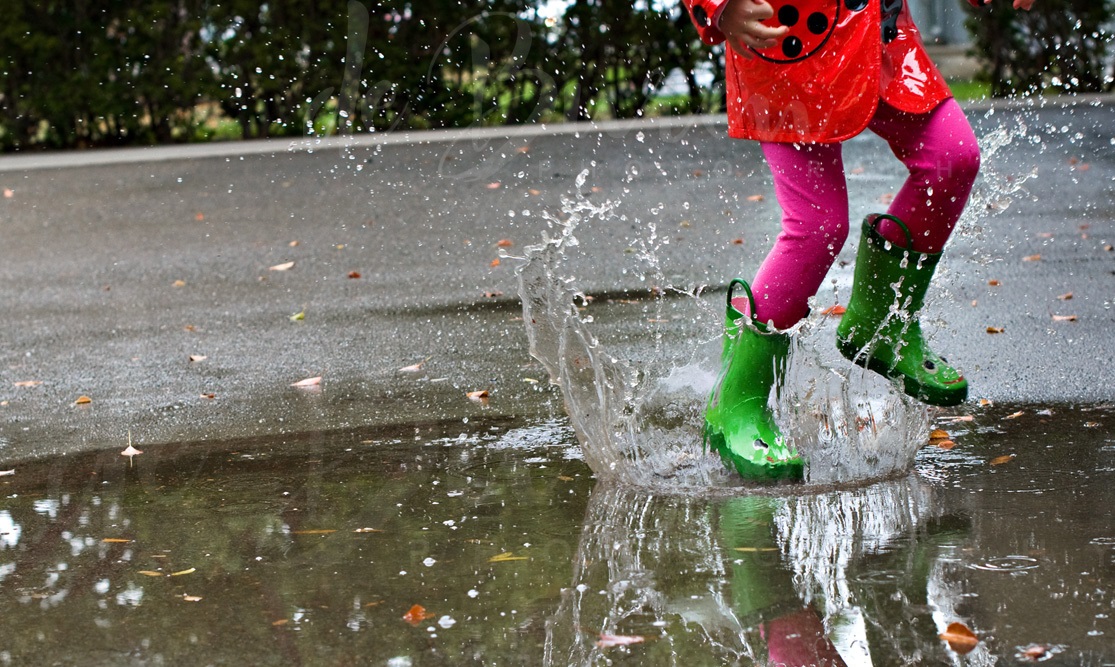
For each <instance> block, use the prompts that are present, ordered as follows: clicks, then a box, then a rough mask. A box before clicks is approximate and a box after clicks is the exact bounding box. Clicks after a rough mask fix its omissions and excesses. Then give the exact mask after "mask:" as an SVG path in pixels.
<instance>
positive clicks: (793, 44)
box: [782, 37, 802, 58]
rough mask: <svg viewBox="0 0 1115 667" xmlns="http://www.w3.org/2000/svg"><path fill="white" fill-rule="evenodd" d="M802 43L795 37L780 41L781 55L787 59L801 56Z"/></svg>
mask: <svg viewBox="0 0 1115 667" xmlns="http://www.w3.org/2000/svg"><path fill="white" fill-rule="evenodd" d="M801 49H802V43H801V40H800V39H798V38H797V37H787V38H786V39H784V40H782V55H784V56H786V57H787V58H797V57H798V56H800V55H801Z"/></svg>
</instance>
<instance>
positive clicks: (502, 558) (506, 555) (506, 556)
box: [488, 551, 530, 563]
mask: <svg viewBox="0 0 1115 667" xmlns="http://www.w3.org/2000/svg"><path fill="white" fill-rule="evenodd" d="M513 560H530V558H528V557H527V556H516V555H515V554H513V553H511V552H510V551H505V552H503V553H501V554H498V555H496V556H492V557H491V558H489V559H488V562H489V563H508V562H511V561H513Z"/></svg>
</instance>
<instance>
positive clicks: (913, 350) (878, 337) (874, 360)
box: [836, 214, 968, 406]
mask: <svg viewBox="0 0 1115 667" xmlns="http://www.w3.org/2000/svg"><path fill="white" fill-rule="evenodd" d="M883 220H889V221H890V222H893V223H894V224H896V225H898V227H899V228H901V229H902V231H903V233H904V234H905V235H906V247H905V248H900V247H898V246H897V245H896V244H894V243H891V242H890V241H888V240H887V239H886V238H884V237H883V235H882V234H880V233H879V231H878V230H877V229H876V227H877V226H878V224H879V222H881V221H883ZM912 248H913V237H912V236H911V235H910V230H909V228H907V227H906V225H905V224H904V223H903V222H902V221H901V220H899V219H898V218H896V217H894V216H892V215H885V214H884V215H869V216H867V218H865V219H864V221H863V234H862V236H861V237H860V244H859V253H858V254H857V256H856V269H855V278H854V281H853V283H852V296H851V298H849V300H848V309H847V312H845V313H844V316H843V318H841V320H840V325H839V326H838V327H837V328H836V343H837V347H838V348H839V349H840V353H841V354H843V355H844V356H845V357H847V358H848V359H849V360H850V361H852V363H855V364H858V365H860V366H864V367H866V368H869V369H871V370H873V371H875V372H877V373H879V374H881V375H884V376H886V377H888V378H890V379H892V380H895V381H896V382H900V383H901V384H902V388H903V391H905V392H906V393H907V394H909V395H910V396H913V397H914V398H916V399H918V400H920V401H923V402H925V403H929V404H930V405H941V406H950V405H959V404H960V403H963V402H964V401H965V400H967V398H968V381H967V380H965V379H964V376H963V375H962V374H961V373H960V371H958V370H956V369H955V368H953V367H952V366H951V365H949V363H948V361H947V360H945V359H944V358H943V357H941V356H939V355H937V354H936V353H935V352H933V350H930V349H929V344H928V343H927V342H926V340H925V337H924V335H923V334H922V330H921V322H920V321H919V320H918V315H919V314H920V312H921V309H922V307H923V306H924V305H925V293H926V292H927V291H928V290H929V283H930V281H931V280H932V278H933V273H934V271H936V270H937V264H938V263H939V262H940V261H941V253H920V252H914V251H913V250H912Z"/></svg>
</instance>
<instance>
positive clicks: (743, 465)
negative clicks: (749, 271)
mask: <svg viewBox="0 0 1115 667" xmlns="http://www.w3.org/2000/svg"><path fill="white" fill-rule="evenodd" d="M737 286H740V287H743V289H744V291H745V292H746V293H747V299H748V302H749V304H750V306H751V311H750V313H754V312H755V297H754V296H752V294H751V288H750V286H748V284H747V283H746V282H744V281H742V280H739V279H736V280H733V281H732V282H731V283H730V284H729V285H728V308H727V319H726V321H725V327H724V328H725V331H724V349H723V353H722V355H721V368H720V375H719V377H718V378H717V382H716V388H715V389H714V390H713V392H712V395H711V396H710V397H709V401H708V407H707V408H706V409H705V433H704V441H705V446H706V447H708V448H709V449H711V450H713V451H715V452H716V453H718V454H719V455H720V458H721V460H722V461H723V462H724V465H726V466H727V467H728V468H729V469H730V470H735V471H736V472H737V473H739V475H740V476H741V477H743V478H744V479H748V480H753V481H762V482H770V481H779V480H785V481H797V480H801V479H802V478H803V477H804V472H805V464H804V461H803V460H802V458H801V456H799V455H798V453H797V451H796V450H795V449H794V448H793V447H791V446H789V445H787V444H786V439H785V438H784V437H783V436H782V432H781V431H780V430H779V429H778V425H777V424H775V422H774V416H773V415H772V414H771V410H770V405H769V399H770V393H771V389H774V390H775V394H776V395H777V394H778V392H779V389H780V387H781V383H782V380H783V378H784V377H785V375H786V362H787V359H788V357H789V355H790V336H789V334H786V333H782V332H780V331H776V330H772V329H771V328H770V327H768V326H767V325H765V324H763V323H762V322H760V321H758V320H757V319H755V317H754V316H753V315H752V314H746V315H745V314H744V313H742V312H740V311H739V310H738V309H737V308H736V307H735V306H733V305H732V294H733V292H734V291H735V288H736V287H737Z"/></svg>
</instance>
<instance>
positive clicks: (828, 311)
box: [821, 304, 848, 317]
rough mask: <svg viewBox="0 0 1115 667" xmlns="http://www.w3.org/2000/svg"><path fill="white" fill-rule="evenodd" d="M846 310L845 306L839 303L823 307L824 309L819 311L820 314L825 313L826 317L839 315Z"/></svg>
mask: <svg viewBox="0 0 1115 667" xmlns="http://www.w3.org/2000/svg"><path fill="white" fill-rule="evenodd" d="M846 312H848V309H847V308H845V307H844V306H841V305H840V304H836V305H832V306H829V307H828V308H825V309H824V310H822V311H821V314H822V315H826V316H828V317H840V316H841V315H843V314H844V313H846Z"/></svg>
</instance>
